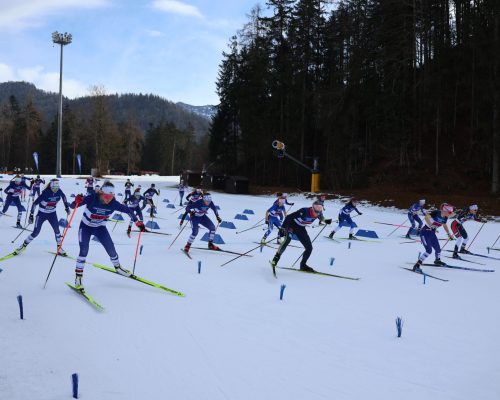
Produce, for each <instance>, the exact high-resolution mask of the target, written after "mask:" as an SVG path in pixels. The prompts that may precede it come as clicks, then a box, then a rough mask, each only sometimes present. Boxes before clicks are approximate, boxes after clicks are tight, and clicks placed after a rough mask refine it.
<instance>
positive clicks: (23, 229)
mask: <svg viewBox="0 0 500 400" xmlns="http://www.w3.org/2000/svg"><path fill="white" fill-rule="evenodd" d="M29 225H30V224H28V225H25V226H24V228H22V230H21V232H19V234H18V235H17V236H16V237H15V238H14V240H12V241H11V243H14V242H15V241H16V240H17V239H18V238H19V236H21V234H22V233H23V232H24V231H25V230H26V228H27V227H28V226H29Z"/></svg>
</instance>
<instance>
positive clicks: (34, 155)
mask: <svg viewBox="0 0 500 400" xmlns="http://www.w3.org/2000/svg"><path fill="white" fill-rule="evenodd" d="M33 159H34V160H35V165H36V170H37V171H39V169H38V153H37V152H36V151H35V152H34V153H33Z"/></svg>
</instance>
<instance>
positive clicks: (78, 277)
mask: <svg viewBox="0 0 500 400" xmlns="http://www.w3.org/2000/svg"><path fill="white" fill-rule="evenodd" d="M82 278H83V276H82V274H79V273H77V274H76V276H75V287H76V288H77V289H78V290H80V291H82V292H84V291H85V289H84V288H83V284H82Z"/></svg>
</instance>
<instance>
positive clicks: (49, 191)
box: [15, 179, 69, 256]
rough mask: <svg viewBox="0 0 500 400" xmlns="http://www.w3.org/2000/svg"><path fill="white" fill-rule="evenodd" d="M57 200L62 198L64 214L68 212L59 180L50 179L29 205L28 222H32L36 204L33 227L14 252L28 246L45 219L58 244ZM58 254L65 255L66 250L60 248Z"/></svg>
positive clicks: (59, 234)
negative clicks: (36, 210) (36, 211)
mask: <svg viewBox="0 0 500 400" xmlns="http://www.w3.org/2000/svg"><path fill="white" fill-rule="evenodd" d="M59 200H62V201H63V203H64V208H65V210H66V215H67V214H69V204H68V201H67V200H66V195H65V194H64V192H63V191H62V190H61V189H60V188H59V180H58V179H51V180H50V182H49V183H48V185H47V186H46V187H45V189H44V190H43V191H42V194H41V195H40V196H38V197H37V199H36V200H35V201H34V202H33V205H32V206H31V210H30V215H29V218H28V223H29V224H32V223H33V213H34V212H35V207H36V206H37V205H38V213H37V215H36V219H35V228H34V229H33V232H32V233H31V235H29V236H28V237H27V238H26V239H24V242H23V244H22V245H21V246H20V247H18V248H17V249H16V251H15V254H19V253H20V252H21V251H23V250H24V249H25V248H26V246H28V245H29V244H30V243H31V241H32V240H33V239H34V238H36V237H37V236H38V235H39V234H40V231H41V229H42V225H43V223H44V222H45V221H48V222H49V224H50V226H52V229H53V230H54V235H55V238H56V243H57V246H59V244H60V243H61V232H60V231H59V223H58V218H57V212H56V208H57V203H59ZM59 254H60V255H62V256H65V255H66V252H65V251H64V250H63V249H62V248H61V249H60V250H59Z"/></svg>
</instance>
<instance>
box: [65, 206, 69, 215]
mask: <svg viewBox="0 0 500 400" xmlns="http://www.w3.org/2000/svg"><path fill="white" fill-rule="evenodd" d="M64 211H66V215H69V207H66V208H65V209H64Z"/></svg>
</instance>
